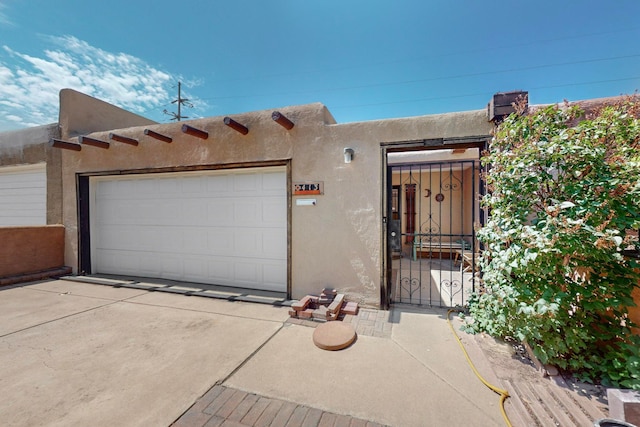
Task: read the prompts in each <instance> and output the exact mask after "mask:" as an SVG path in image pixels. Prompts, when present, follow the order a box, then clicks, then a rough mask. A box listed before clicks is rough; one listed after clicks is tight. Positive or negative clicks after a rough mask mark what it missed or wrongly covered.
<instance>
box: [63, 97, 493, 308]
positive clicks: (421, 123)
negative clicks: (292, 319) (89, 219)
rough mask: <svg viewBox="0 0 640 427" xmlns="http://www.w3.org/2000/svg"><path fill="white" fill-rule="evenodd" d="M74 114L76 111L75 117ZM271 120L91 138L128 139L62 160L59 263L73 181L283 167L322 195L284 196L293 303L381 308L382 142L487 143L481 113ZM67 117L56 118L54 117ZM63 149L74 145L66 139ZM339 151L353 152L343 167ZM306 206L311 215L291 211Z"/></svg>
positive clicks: (261, 115)
mask: <svg viewBox="0 0 640 427" xmlns="http://www.w3.org/2000/svg"><path fill="white" fill-rule="evenodd" d="M74 108H75V107H74ZM273 111H274V110H264V111H257V112H251V113H246V114H239V115H234V116H233V117H232V118H233V119H234V120H236V121H237V122H239V123H241V124H243V125H244V126H246V127H248V128H249V133H248V134H247V135H242V134H240V133H238V132H236V131H235V130H233V129H231V128H230V127H228V126H226V125H225V124H224V123H223V116H219V117H210V118H204V119H197V120H191V121H188V122H180V123H169V124H157V125H149V126H146V125H145V126H136V127H127V126H123V127H122V128H121V129H110V130H109V131H106V130H105V131H104V132H94V133H91V134H90V136H91V137H93V138H97V139H100V140H104V141H109V132H114V133H117V134H119V135H123V136H127V137H131V138H136V139H138V140H139V145H138V146H137V147H136V146H131V145H127V144H123V143H118V142H115V141H111V146H110V148H109V149H100V148H95V147H91V146H85V147H83V149H82V151H81V152H75V151H67V150H64V151H63V152H62V185H63V188H64V192H63V193H64V194H63V206H64V208H63V209H64V211H63V218H64V224H65V226H66V227H67V242H66V243H67V244H66V253H65V261H66V263H67V265H70V266H73V267H74V268H75V269H77V267H78V241H77V235H78V228H77V227H78V220H77V201H76V174H77V173H96V174H97V173H104V172H109V173H120V171H122V173H130V172H132V171H146V172H149V171H153V170H161V169H163V170H165V171H166V170H181V169H184V168H197V167H203V168H217V167H239V166H247V165H252V166H255V165H260V164H261V163H262V164H264V163H265V162H281V163H285V164H289V165H290V179H291V181H292V182H304V181H322V182H323V183H324V194H323V195H317V196H293V197H292V198H291V209H290V224H291V226H290V230H291V232H290V234H291V243H290V252H291V287H292V295H291V296H292V297H293V298H301V297H302V296H304V295H305V294H308V293H318V292H319V291H320V290H321V289H322V288H324V287H327V286H331V287H336V288H338V289H340V290H341V292H344V293H346V294H347V295H348V296H349V297H350V298H351V299H352V300H356V301H359V302H360V303H362V304H366V305H377V304H378V303H379V301H380V291H379V289H380V281H381V268H382V258H381V257H382V255H381V254H382V236H381V231H382V228H381V227H382V216H381V211H382V210H381V204H382V195H381V194H382V167H381V166H382V154H381V148H380V144H381V143H382V142H394V141H409V140H418V139H429V138H455V137H468V136H475V135H488V134H489V132H490V129H491V125H490V123H488V122H487V119H486V113H485V111H483V110H479V111H471V112H466V113H453V114H442V115H435V116H423V117H413V118H405V119H392V120H378V121H371V122H359V123H349V124H336V123H335V120H334V119H333V117H332V116H331V114H330V113H329V111H328V110H327V108H326V107H325V106H324V105H322V104H319V103H316V104H309V105H303V106H295V107H286V108H281V109H278V111H280V112H281V113H282V114H284V115H285V116H286V117H288V118H289V119H290V120H292V121H293V122H294V123H295V126H294V128H293V129H291V130H286V129H285V128H283V127H281V126H279V125H278V124H277V123H275V122H274V121H273V120H272V118H271V113H272V112H273ZM64 114H66V113H64V112H61V117H62V116H63V115H64ZM183 124H189V125H191V126H193V127H195V128H198V129H201V130H204V131H206V132H208V133H209V138H208V139H206V140H202V139H198V138H196V137H193V136H190V135H187V134H185V133H183V132H182V131H181V127H182V125H183ZM146 128H149V129H152V130H154V131H156V132H158V133H161V134H164V135H168V136H170V137H172V138H173V142H171V143H166V142H162V141H158V140H155V139H153V138H151V137H149V136H145V135H144V130H145V129H146ZM70 140H71V141H77V140H76V139H75V138H71V139H70ZM345 147H350V148H352V149H353V150H354V152H355V155H354V158H353V162H351V163H349V164H346V163H344V156H343V151H344V148H345ZM297 198H314V199H316V204H315V205H313V206H296V203H295V200H296V199H297Z"/></svg>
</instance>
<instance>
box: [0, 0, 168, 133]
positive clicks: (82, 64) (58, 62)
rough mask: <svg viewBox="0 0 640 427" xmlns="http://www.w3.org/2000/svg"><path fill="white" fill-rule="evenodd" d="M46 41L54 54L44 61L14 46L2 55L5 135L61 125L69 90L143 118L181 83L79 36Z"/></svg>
mask: <svg viewBox="0 0 640 427" xmlns="http://www.w3.org/2000/svg"><path fill="white" fill-rule="evenodd" d="M1 19H2V7H1V4H0V20H1ZM46 40H47V41H48V42H49V43H51V44H52V45H53V49H47V50H45V51H44V52H43V54H42V55H39V56H32V55H27V54H24V53H21V52H17V51H15V50H13V49H11V48H10V47H9V46H3V51H0V99H1V100H3V101H2V102H0V131H2V130H8V129H11V128H15V126H16V124H18V125H20V126H32V125H33V124H47V123H53V122H56V121H57V119H58V94H59V91H60V89H63V88H71V89H75V90H78V91H80V92H83V93H86V94H87V95H91V96H93V97H96V98H99V99H102V100H103V101H106V102H109V103H112V104H114V105H117V106H119V107H122V108H125V109H127V110H130V111H133V112H136V113H138V114H142V115H145V112H146V111H149V110H161V106H162V105H165V104H167V103H168V102H170V100H171V99H173V97H174V95H173V91H174V89H173V88H172V86H173V85H174V84H175V81H176V80H175V78H174V77H173V76H171V75H170V74H169V73H167V72H165V71H162V70H159V69H157V68H155V67H153V66H151V65H149V64H148V63H146V62H145V61H143V60H142V59H140V58H136V57H134V56H131V55H128V54H126V53H121V52H120V53H112V52H107V51H105V50H102V49H100V48H97V47H94V46H91V45H90V44H88V43H87V42H85V41H82V40H79V39H77V38H75V37H73V36H63V37H47V38H46ZM9 116H11V119H10V120H9V119H8V117H9ZM17 118H20V120H17ZM5 119H6V120H5ZM3 120H5V121H4V123H3ZM3 128H6V129H3Z"/></svg>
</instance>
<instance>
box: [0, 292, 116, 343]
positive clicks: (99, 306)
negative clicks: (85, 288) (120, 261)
mask: <svg viewBox="0 0 640 427" xmlns="http://www.w3.org/2000/svg"><path fill="white" fill-rule="evenodd" d="M119 302H121V301H109V302H108V303H106V304H102V305H97V306H93V307H90V308H87V309H85V310H81V311H76V312H74V313H70V314H67V315H64V316H60V317H57V318H55V319H50V320H47V321H46V322H40V323H37V324H35V325H30V326H27V327H26V328H22V329H18V330H15V331H11V332H9V333H6V334H4V335H0V338H6V337H10V336H11V335H15V334H18V333H20V332H24V331H28V330H29V329H33V328H38V327H40V326H44V325H47V324H50V323H54V322H59V321H61V320H64V319H69V318H71V317H74V316H78V315H80V314H84V313H88V312H90V311H94V310H97V309H100V308H104V307H108V306H110V305H113V304H117V303H119Z"/></svg>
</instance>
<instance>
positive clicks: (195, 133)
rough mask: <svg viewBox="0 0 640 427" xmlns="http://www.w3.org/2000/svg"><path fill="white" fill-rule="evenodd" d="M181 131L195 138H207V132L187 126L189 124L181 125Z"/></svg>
mask: <svg viewBox="0 0 640 427" xmlns="http://www.w3.org/2000/svg"><path fill="white" fill-rule="evenodd" d="M182 132H184V133H186V134H187V135H191V136H195V137H196V138H200V139H207V138H209V132H206V131H204V130H200V129H197V128H194V127H193V126H189V125H182Z"/></svg>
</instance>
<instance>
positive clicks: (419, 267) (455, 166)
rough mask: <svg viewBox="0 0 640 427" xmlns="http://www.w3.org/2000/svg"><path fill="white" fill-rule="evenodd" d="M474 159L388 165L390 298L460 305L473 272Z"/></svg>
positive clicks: (472, 287) (476, 192)
mask: <svg viewBox="0 0 640 427" xmlns="http://www.w3.org/2000/svg"><path fill="white" fill-rule="evenodd" d="M479 190H480V179H479V161H478V160H475V159H471V160H455V161H454V160H447V161H438V162H424V163H423V162H421V163H408V164H390V165H389V166H388V167H387V212H388V215H389V216H388V227H387V230H388V235H387V243H388V246H387V251H388V254H389V255H390V256H389V258H390V260H391V261H390V264H391V265H390V269H391V274H389V275H388V277H389V281H390V283H389V284H388V288H389V295H388V297H389V300H390V301H389V302H391V303H406V304H414V305H426V306H437V307H456V306H464V305H466V302H467V300H468V298H469V296H470V294H471V292H472V291H473V290H475V287H476V282H477V276H478V274H477V273H478V268H477V267H478V266H477V262H478V252H479V251H478V243H477V241H476V236H475V225H477V224H479V223H480V222H481V221H480V220H481V217H480V209H479V205H478V201H479Z"/></svg>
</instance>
